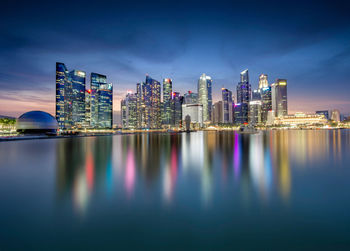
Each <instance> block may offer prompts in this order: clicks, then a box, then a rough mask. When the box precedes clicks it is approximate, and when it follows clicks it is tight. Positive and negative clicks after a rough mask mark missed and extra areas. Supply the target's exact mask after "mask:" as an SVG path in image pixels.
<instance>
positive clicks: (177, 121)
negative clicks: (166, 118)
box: [171, 92, 183, 127]
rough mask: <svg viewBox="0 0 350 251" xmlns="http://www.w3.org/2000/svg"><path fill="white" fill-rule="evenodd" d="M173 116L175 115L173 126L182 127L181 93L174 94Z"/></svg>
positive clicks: (172, 102) (172, 101)
mask: <svg viewBox="0 0 350 251" xmlns="http://www.w3.org/2000/svg"><path fill="white" fill-rule="evenodd" d="M171 97H172V100H171V104H172V109H171V111H172V114H173V119H172V121H173V125H174V126H175V127H180V126H181V120H182V100H183V97H182V96H180V93H179V92H172V95H171Z"/></svg>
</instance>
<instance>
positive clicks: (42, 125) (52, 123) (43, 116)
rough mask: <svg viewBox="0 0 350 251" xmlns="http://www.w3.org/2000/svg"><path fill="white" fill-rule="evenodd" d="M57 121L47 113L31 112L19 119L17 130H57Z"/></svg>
mask: <svg viewBox="0 0 350 251" xmlns="http://www.w3.org/2000/svg"><path fill="white" fill-rule="evenodd" d="M57 129H58V123H57V121H56V119H55V118H54V117H53V116H52V115H51V114H49V113H47V112H42V111H30V112H26V113H24V114H22V115H21V116H20V117H19V118H18V119H17V130H57Z"/></svg>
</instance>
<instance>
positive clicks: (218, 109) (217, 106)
mask: <svg viewBox="0 0 350 251" xmlns="http://www.w3.org/2000/svg"><path fill="white" fill-rule="evenodd" d="M223 108H224V105H223V101H218V102H216V103H214V105H213V111H212V122H213V123H214V124H219V123H223V117H224V116H223V113H224V112H223Z"/></svg>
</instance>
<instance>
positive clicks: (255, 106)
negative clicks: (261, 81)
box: [249, 100, 261, 125]
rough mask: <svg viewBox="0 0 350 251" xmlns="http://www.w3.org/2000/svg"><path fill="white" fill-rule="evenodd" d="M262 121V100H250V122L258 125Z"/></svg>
mask: <svg viewBox="0 0 350 251" xmlns="http://www.w3.org/2000/svg"><path fill="white" fill-rule="evenodd" d="M260 123H261V101H260V100H253V101H250V102H249V124H251V125H258V124H260Z"/></svg>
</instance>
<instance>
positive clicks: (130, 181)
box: [125, 149, 135, 196]
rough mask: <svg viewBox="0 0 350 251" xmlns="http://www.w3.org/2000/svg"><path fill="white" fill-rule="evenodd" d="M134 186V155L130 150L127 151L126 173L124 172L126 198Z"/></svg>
mask: <svg viewBox="0 0 350 251" xmlns="http://www.w3.org/2000/svg"><path fill="white" fill-rule="evenodd" d="M134 185H135V160H134V153H133V152H132V150H131V149H129V150H128V156H127V159H126V171H125V188H126V192H127V194H128V196H130V195H131V194H132V192H133V190H134Z"/></svg>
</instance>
